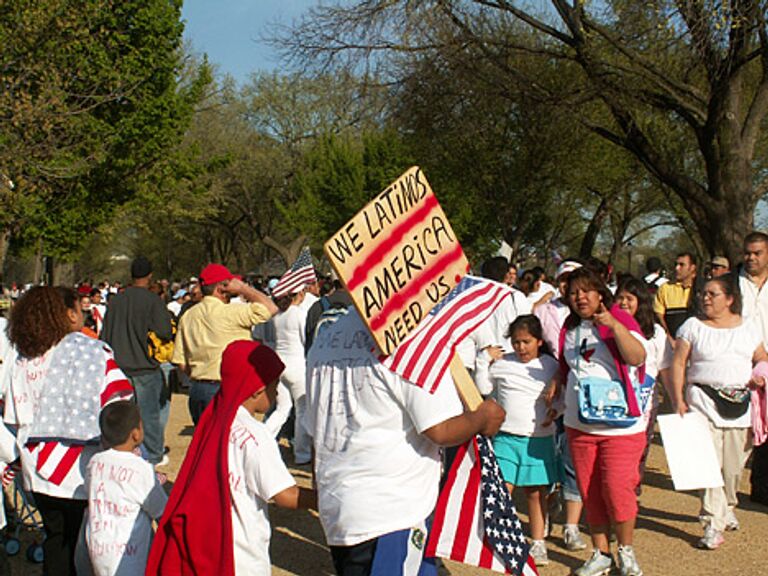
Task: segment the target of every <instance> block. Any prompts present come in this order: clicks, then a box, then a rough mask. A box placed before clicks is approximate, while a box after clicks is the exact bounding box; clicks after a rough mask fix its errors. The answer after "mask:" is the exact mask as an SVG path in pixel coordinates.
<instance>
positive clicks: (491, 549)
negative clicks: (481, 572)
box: [425, 436, 538, 576]
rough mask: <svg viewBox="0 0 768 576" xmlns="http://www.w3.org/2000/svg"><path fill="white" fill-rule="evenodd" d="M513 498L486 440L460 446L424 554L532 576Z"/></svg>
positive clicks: (478, 438) (532, 566) (531, 562)
mask: <svg viewBox="0 0 768 576" xmlns="http://www.w3.org/2000/svg"><path fill="white" fill-rule="evenodd" d="M528 548H529V547H528V543H527V541H526V539H525V536H524V535H523V527H522V524H521V523H520V519H519V518H518V517H517V513H516V511H515V506H514V504H513V503H512V497H511V496H510V494H509V491H508V490H507V487H506V486H505V484H504V479H503V477H502V475H501V470H500V469H499V466H498V464H497V462H496V455H495V454H494V453H493V446H492V445H491V441H490V439H488V438H485V437H483V436H476V437H475V438H473V439H472V440H470V441H469V442H467V443H466V444H464V445H463V446H461V447H460V448H459V452H458V454H457V455H456V459H455V460H454V463H453V466H452V467H451V470H450V472H449V473H448V479H447V481H446V483H445V486H444V487H443V490H442V491H441V492H440V496H439V498H438V500H437V507H436V508H435V516H434V521H433V523H432V531H431V532H430V534H429V541H428V543H427V549H426V552H425V556H426V557H428V558H431V557H434V556H440V557H443V558H450V559H451V560H456V561H457V562H462V563H464V564H471V565H473V566H479V567H480V568H487V569H489V570H495V571H496V572H502V573H505V574H515V575H516V576H537V575H538V571H537V570H536V564H535V563H534V560H533V558H532V557H531V556H530V555H529V554H528Z"/></svg>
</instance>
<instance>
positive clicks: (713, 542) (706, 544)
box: [697, 526, 725, 550]
mask: <svg viewBox="0 0 768 576" xmlns="http://www.w3.org/2000/svg"><path fill="white" fill-rule="evenodd" d="M724 541H725V538H723V533H722V532H720V530H715V529H714V528H712V526H710V527H708V528H707V529H706V530H705V531H704V536H703V537H702V538H701V540H699V542H698V544H697V545H698V547H699V548H704V549H705V550H716V549H718V548H719V547H720V545H721V544H722V543H723V542H724Z"/></svg>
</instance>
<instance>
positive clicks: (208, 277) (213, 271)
mask: <svg viewBox="0 0 768 576" xmlns="http://www.w3.org/2000/svg"><path fill="white" fill-rule="evenodd" d="M232 278H235V275H234V274H232V272H230V271H229V268H227V267H226V266H223V265H222V264H208V266H206V267H205V268H203V270H202V272H200V284H202V285H203V286H210V285H211V284H216V283H217V282H224V280H232Z"/></svg>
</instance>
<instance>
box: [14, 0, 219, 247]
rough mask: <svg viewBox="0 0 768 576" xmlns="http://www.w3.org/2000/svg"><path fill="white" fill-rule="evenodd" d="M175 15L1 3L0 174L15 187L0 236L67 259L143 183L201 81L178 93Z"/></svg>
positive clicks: (157, 3) (150, 7)
mask: <svg viewBox="0 0 768 576" xmlns="http://www.w3.org/2000/svg"><path fill="white" fill-rule="evenodd" d="M180 11H181V2H180V1H176V0H174V1H168V0H149V1H147V0H142V1H138V0H127V1H121V2H103V1H100V0H88V1H85V2H74V1H72V0H47V1H42V0H33V1H27V0H24V1H22V0H10V1H9V2H4V3H3V5H2V7H0V43H1V44H2V45H3V50H2V51H1V52H0V79H1V80H2V82H3V85H4V87H7V90H4V91H3V92H2V93H0V118H2V119H3V122H0V170H1V171H2V172H3V173H4V174H7V176H8V177H9V178H11V179H12V180H13V181H14V183H15V184H16V187H15V188H14V190H13V192H12V193H6V194H5V196H4V198H3V200H4V209H3V211H2V212H1V213H0V228H2V229H3V230H11V231H12V232H13V233H14V234H15V235H16V237H17V241H21V242H22V243H24V242H27V241H31V240H33V239H36V238H42V239H44V240H45V246H46V249H47V250H50V251H51V253H57V254H63V255H66V254H70V253H72V251H73V250H75V249H76V248H77V247H78V246H79V245H81V242H82V239H83V238H84V237H85V236H86V235H87V234H88V233H89V232H91V231H93V230H95V228H96V227H97V226H98V225H99V224H100V223H102V222H103V221H104V220H105V219H106V218H108V217H110V216H111V215H112V213H113V211H114V210H115V208H116V207H117V206H119V205H120V204H122V203H124V202H126V201H128V200H129V199H131V198H132V197H133V196H134V195H135V194H136V192H137V190H138V189H139V188H141V186H144V185H146V183H147V182H149V181H151V180H152V178H153V175H152V171H153V169H154V168H155V166H156V165H157V163H158V162H159V161H161V160H164V159H165V158H166V154H167V153H168V151H169V149H171V148H172V147H173V146H175V145H176V144H177V143H178V142H179V140H180V139H181V136H182V135H183V133H184V130H185V129H186V126H187V125H188V123H189V121H190V119H191V116H192V113H193V111H194V105H195V103H196V102H197V101H198V100H199V98H200V96H201V94H202V90H203V89H204V87H205V85H206V84H207V83H208V82H209V81H210V72H209V70H208V67H207V65H206V64H205V63H203V64H202V65H200V66H199V67H198V68H197V69H196V70H195V71H194V73H193V74H191V75H190V78H189V81H188V82H187V83H186V84H183V85H182V84H180V83H179V81H178V79H179V74H180V72H181V70H182V60H181V56H182V52H181V34H182V30H183V25H182V23H181V20H180ZM42 207H45V210H43V209H42ZM22 229H23V234H21V233H20V232H21V230H22ZM73 230H77V231H79V234H73V233H72V232H73Z"/></svg>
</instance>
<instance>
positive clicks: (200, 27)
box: [182, 0, 319, 83]
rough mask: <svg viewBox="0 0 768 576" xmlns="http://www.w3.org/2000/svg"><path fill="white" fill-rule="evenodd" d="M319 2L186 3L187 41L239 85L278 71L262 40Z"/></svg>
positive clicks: (217, 0)
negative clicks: (259, 72)
mask: <svg viewBox="0 0 768 576" xmlns="http://www.w3.org/2000/svg"><path fill="white" fill-rule="evenodd" d="M318 3H319V0H185V1H184V7H183V8H182V17H183V18H184V20H185V29H184V37H185V38H186V39H187V40H191V41H192V45H193V48H194V50H195V51H196V52H200V53H206V54H208V59H209V60H210V62H212V63H214V64H217V65H218V69H219V71H221V72H224V73H228V74H231V75H232V76H234V77H235V79H236V80H238V82H240V83H242V82H244V81H246V80H247V79H248V75H249V74H250V73H251V72H255V71H257V70H274V69H275V68H277V67H278V66H279V60H278V56H277V54H275V53H274V51H273V50H272V49H271V48H270V47H269V46H267V45H265V44H262V43H261V42H259V37H260V35H262V34H263V33H265V32H268V30H269V25H270V24H273V23H274V22H276V21H277V22H280V23H282V24H290V23H291V22H292V21H293V20H294V19H296V18H298V17H299V16H301V14H303V13H304V12H305V11H306V10H307V8H309V7H310V6H314V5H317V4H318Z"/></svg>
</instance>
